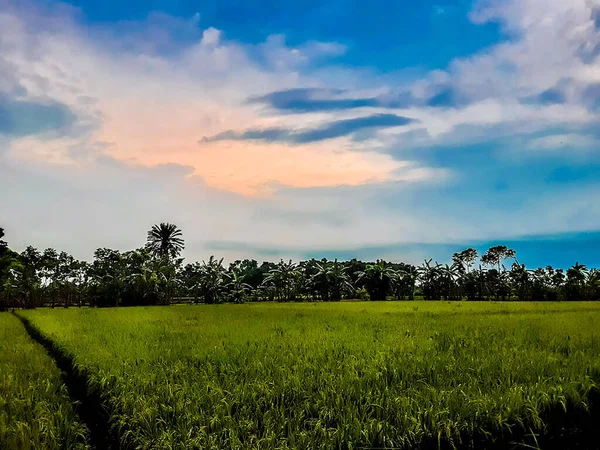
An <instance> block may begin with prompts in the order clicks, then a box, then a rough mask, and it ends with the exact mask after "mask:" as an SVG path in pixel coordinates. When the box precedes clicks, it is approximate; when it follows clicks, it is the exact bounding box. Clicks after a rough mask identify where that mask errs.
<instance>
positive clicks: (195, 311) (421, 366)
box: [3, 302, 600, 449]
mask: <svg viewBox="0 0 600 450" xmlns="http://www.w3.org/2000/svg"><path fill="white" fill-rule="evenodd" d="M19 314H20V315H22V316H23V317H25V318H27V319H28V320H29V321H30V322H31V324H32V325H33V326H34V327H35V328H37V329H38V330H39V331H40V332H41V333H42V334H43V335H44V336H45V337H47V338H49V339H50V340H52V341H53V342H54V343H55V344H57V345H58V346H59V347H60V348H61V349H62V350H63V352H64V354H66V355H68V356H70V357H72V358H73V360H74V364H75V365H76V366H77V367H78V368H79V369H80V371H81V373H84V374H85V375H86V376H87V377H89V382H90V386H91V388H92V390H96V391H97V392H101V394H102V396H103V398H104V401H105V403H106V406H107V409H108V411H109V414H110V425H111V426H112V427H113V430H114V432H115V435H116V436H118V440H119V445H120V446H122V447H126V448H181V449H183V448H393V447H410V446H415V445H418V446H421V447H435V448H437V447H438V445H441V446H442V447H444V446H452V445H457V446H459V447H468V446H470V445H471V446H476V445H477V442H481V441H482V440H483V441H485V442H488V443H489V442H491V441H497V442H500V444H498V445H499V446H500V448H503V447H502V445H505V444H506V443H511V442H513V441H514V442H528V443H529V444H528V445H531V444H536V443H537V442H542V441H543V440H544V438H545V437H548V436H550V437H552V436H554V435H557V429H556V426H555V425H556V423H560V424H562V423H563V422H564V420H563V419H564V418H565V417H575V416H576V417H579V418H584V419H585V418H586V417H588V416H590V414H591V413H590V412H589V411H588V409H589V408H588V407H589V400H588V399H589V395H590V392H591V391H593V390H595V389H596V388H595V386H596V383H597V382H599V381H600V339H599V336H598V334H599V330H600V327H599V326H598V324H600V304H596V303H464V302H453V303H450V302H443V303H442V302H382V303H372V302H371V303H360V302H343V303H318V304H314V303H297V304H265V303H263V304H245V305H215V306H208V305H202V306H172V307H140V308H120V309H85V308H84V309H66V310H49V309H45V310H34V311H22V312H19ZM4 317H5V316H3V318H4ZM13 322H14V321H13ZM11 339H12V337H11ZM36 361H37V360H36ZM32 364H34V365H38V364H40V363H37V362H32ZM15 370H16V368H15ZM565 411H566V414H565ZM563 416H564V417H563ZM596 419H597V417H596ZM557 420H558V422H556V421H557ZM552 421H554V422H552ZM548 423H550V424H551V427H548V426H547V425H548ZM567 432H570V433H571V432H573V430H571V431H568V430H567V431H565V430H563V431H561V432H560V433H558V434H561V435H562V437H563V438H564V435H565V434H566V433H567ZM549 442H552V441H549ZM490 445H491V444H490ZM478 448H481V447H478ZM583 448H585V447H583Z"/></svg>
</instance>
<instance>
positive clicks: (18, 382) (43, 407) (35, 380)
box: [0, 313, 88, 450]
mask: <svg viewBox="0 0 600 450" xmlns="http://www.w3.org/2000/svg"><path fill="white" fill-rule="evenodd" d="M86 436H87V429H86V428H85V427H84V426H83V425H81V424H80V422H79V420H78V418H77V416H76V414H75V413H74V411H73V407H72V404H71V401H70V399H69V396H68V395H67V391H66V387H65V385H64V384H63V383H62V381H61V373H60V371H59V370H58V368H57V367H56V365H55V364H54V361H53V360H52V358H50V357H49V356H48V355H47V354H46V352H45V351H44V348H43V347H42V346H41V345H39V344H37V343H36V342H34V341H33V340H32V339H31V338H30V337H29V336H28V335H27V332H26V331H25V328H24V327H23V325H22V324H21V322H20V321H19V319H18V318H17V317H15V316H13V315H10V314H8V313H2V314H0V448H2V449H19V450H27V449H44V450H46V449H48V450H52V449H84V448H88V446H87V444H86Z"/></svg>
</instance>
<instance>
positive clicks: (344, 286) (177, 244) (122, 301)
mask: <svg viewBox="0 0 600 450" xmlns="http://www.w3.org/2000/svg"><path fill="white" fill-rule="evenodd" d="M3 237H4V230H3V229H2V228H0V309H8V308H34V307H38V306H52V307H54V306H65V307H68V306H83V305H89V306H100V307H107V306H134V305H164V304H170V303H173V302H178V301H182V300H183V301H190V302H204V303H223V302H234V303H243V302H247V301H279V302H291V301H314V300H320V301H339V300H342V299H362V300H386V299H397V300H414V299H425V300H473V301H475V300H480V301H481V300H520V301H559V300H600V271H599V270H597V269H588V268H587V267H586V266H585V265H582V264H579V263H576V264H575V265H574V266H572V267H571V268H569V269H567V270H566V271H565V270H563V269H554V268H553V267H551V266H546V267H539V268H536V269H533V270H531V269H528V268H527V267H526V266H525V265H524V264H520V263H519V262H518V260H517V258H516V253H515V251H514V250H512V249H510V248H507V247H506V246H502V245H498V246H494V247H491V248H490V249H488V250H487V251H486V252H485V253H484V254H483V255H479V254H478V252H477V251H476V250H475V249H473V248H469V249H466V250H463V251H462V252H458V253H455V254H454V255H453V256H452V264H438V263H437V262H433V261H432V260H431V259H430V260H426V261H424V262H423V263H422V264H420V265H412V264H405V263H394V262H386V261H383V260H378V261H376V262H363V261H360V260H357V259H352V260H349V261H338V260H334V261H328V260H326V259H322V260H316V259H310V260H306V261H300V262H298V263H294V262H292V261H283V260H281V261H280V262H279V263H273V262H263V263H262V264H259V263H258V262H257V261H256V260H253V259H244V260H237V261H235V262H233V263H231V264H229V265H228V266H225V265H224V264H223V259H216V258H214V257H212V256H211V257H210V258H209V259H208V261H202V262H194V263H188V264H184V260H183V258H181V257H180V255H181V252H182V250H183V249H184V240H183V237H182V232H181V230H180V229H179V228H178V227H177V226H175V225H173V224H170V223H161V224H159V225H155V226H153V227H152V228H151V229H150V231H148V235H147V240H146V245H145V246H143V247H141V248H139V249H135V250H131V251H125V252H121V251H118V250H112V249H108V248H99V249H98V250H96V251H95V253H94V258H93V260H92V261H91V262H86V261H78V260H76V259H75V258H73V256H71V255H69V254H68V253H66V252H58V251H56V250H54V249H53V248H48V249H46V250H43V251H40V250H38V249H36V248H34V247H31V246H29V247H27V248H26V249H25V250H23V251H22V252H21V253H18V252H15V251H13V250H11V249H10V248H9V246H8V244H7V242H6V241H4V240H3V239H2V238H3Z"/></svg>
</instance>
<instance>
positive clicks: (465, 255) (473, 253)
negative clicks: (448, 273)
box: [452, 248, 479, 273]
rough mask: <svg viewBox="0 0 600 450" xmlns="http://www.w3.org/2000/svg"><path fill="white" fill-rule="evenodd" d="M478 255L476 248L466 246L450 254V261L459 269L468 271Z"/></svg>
mask: <svg viewBox="0 0 600 450" xmlns="http://www.w3.org/2000/svg"><path fill="white" fill-rule="evenodd" d="M478 256H479V254H478V253H477V250H475V249H474V248H468V249H466V250H463V251H462V252H459V253H455V254H454V255H452V261H453V262H454V264H456V265H457V266H458V268H459V269H460V270H462V271H464V272H466V273H469V272H470V271H471V268H472V267H473V264H474V263H475V261H476V260H477V257H478Z"/></svg>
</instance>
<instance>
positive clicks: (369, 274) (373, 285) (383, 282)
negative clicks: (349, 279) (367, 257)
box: [356, 260, 398, 300]
mask: <svg viewBox="0 0 600 450" xmlns="http://www.w3.org/2000/svg"><path fill="white" fill-rule="evenodd" d="M397 277H398V272H396V271H395V270H394V269H392V268H391V267H389V266H388V265H386V263H385V261H383V260H378V261H377V263H375V264H368V265H367V267H366V268H365V270H364V271H362V272H359V273H358V279H357V281H356V282H357V284H362V285H363V286H364V287H365V288H366V289H367V291H368V292H369V295H370V297H371V300H385V298H386V295H387V293H388V291H389V290H390V288H391V287H392V284H393V283H394V280H396V278H397Z"/></svg>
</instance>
